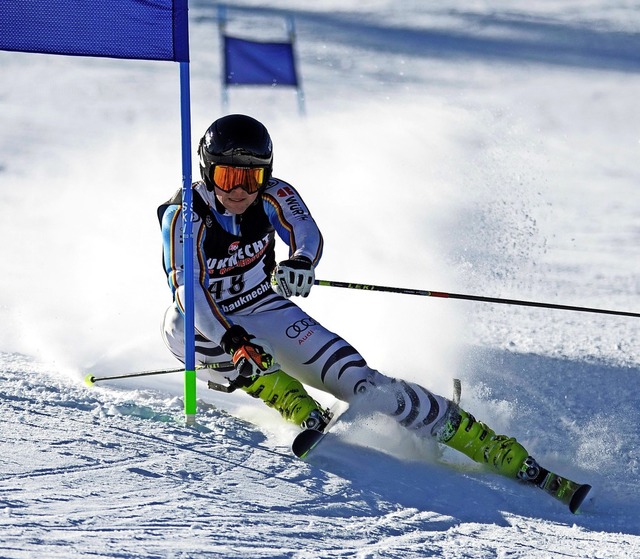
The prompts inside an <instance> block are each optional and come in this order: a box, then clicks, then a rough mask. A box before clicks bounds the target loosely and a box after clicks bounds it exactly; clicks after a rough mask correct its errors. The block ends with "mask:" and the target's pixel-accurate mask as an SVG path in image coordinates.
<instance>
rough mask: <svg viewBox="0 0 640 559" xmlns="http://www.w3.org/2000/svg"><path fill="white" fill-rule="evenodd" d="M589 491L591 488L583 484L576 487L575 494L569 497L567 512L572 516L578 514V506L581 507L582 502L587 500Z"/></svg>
mask: <svg viewBox="0 0 640 559" xmlns="http://www.w3.org/2000/svg"><path fill="white" fill-rule="evenodd" d="M589 491H591V486H590V485H588V484H586V483H585V484H584V485H581V486H580V487H578V489H577V490H576V492H575V493H574V494H573V497H571V502H570V503H569V510H570V511H571V512H572V513H573V514H578V511H579V509H580V505H582V503H583V502H584V500H585V499H586V498H587V495H588V494H589Z"/></svg>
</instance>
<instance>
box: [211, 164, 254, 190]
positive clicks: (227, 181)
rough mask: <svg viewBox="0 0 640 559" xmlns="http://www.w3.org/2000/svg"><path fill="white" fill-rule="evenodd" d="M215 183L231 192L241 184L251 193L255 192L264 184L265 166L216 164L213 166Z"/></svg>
mask: <svg viewBox="0 0 640 559" xmlns="http://www.w3.org/2000/svg"><path fill="white" fill-rule="evenodd" d="M213 183H214V184H215V185H216V186H217V187H218V188H219V189H220V190H224V191H225V192H231V191H232V190H233V189H234V188H236V187H238V186H240V187H242V188H243V189H244V190H246V191H247V192H248V193H249V194H253V193H254V192H258V190H260V188H261V187H262V185H263V184H264V167H230V166H229V165H216V166H215V167H214V168H213Z"/></svg>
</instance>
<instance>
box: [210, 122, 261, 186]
mask: <svg viewBox="0 0 640 559" xmlns="http://www.w3.org/2000/svg"><path fill="white" fill-rule="evenodd" d="M198 156H199V158H200V174H201V176H202V180H203V181H204V183H205V184H206V186H207V188H208V189H209V190H213V187H214V182H213V171H214V167H215V166H216V165H228V166H233V167H242V168H255V167H262V168H264V170H265V172H264V179H263V181H262V188H264V186H266V185H267V183H268V181H269V178H270V177H271V172H272V170H273V146H272V143H271V137H270V136H269V132H268V131H267V129H266V128H265V126H264V125H263V124H262V123H261V122H259V121H257V120H256V119H255V118H252V117H250V116H246V115H240V114H235V115H228V116H224V117H222V118H219V119H218V120H216V121H215V122H214V123H213V124H212V125H211V126H209V128H208V129H207V131H206V132H205V134H204V136H203V137H202V138H201V139H200V144H199V145H198Z"/></svg>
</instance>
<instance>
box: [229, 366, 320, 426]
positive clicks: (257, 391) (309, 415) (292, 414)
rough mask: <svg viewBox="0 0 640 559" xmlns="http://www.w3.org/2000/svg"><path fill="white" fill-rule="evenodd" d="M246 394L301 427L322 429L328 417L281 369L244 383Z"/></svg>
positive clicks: (299, 385) (300, 384)
mask: <svg viewBox="0 0 640 559" xmlns="http://www.w3.org/2000/svg"><path fill="white" fill-rule="evenodd" d="M241 388H242V390H244V391H245V392H246V393H247V394H249V395H250V396H253V397H254V398H260V399H261V400H262V401H263V402H264V403H265V404H267V406H269V407H270V408H274V409H275V410H277V411H278V412H280V415H281V416H282V417H283V418H284V419H286V420H287V421H291V422H292V423H295V424H296V425H299V426H300V427H302V428H303V429H316V430H318V431H322V430H324V428H325V427H326V426H327V424H328V423H329V420H330V419H331V414H330V413H329V411H328V410H323V409H322V406H321V405H320V404H319V403H318V402H316V401H315V400H314V399H313V398H312V397H311V396H309V394H308V393H307V391H306V390H305V388H304V386H302V383H301V382H300V381H298V380H296V379H294V378H293V377H291V376H289V375H288V374H287V373H285V372H284V371H283V370H281V369H280V370H278V371H275V372H274V373H270V374H268V375H264V376H261V377H259V378H258V379H257V380H256V381H254V382H253V383H251V384H249V385H248V386H242V387H241Z"/></svg>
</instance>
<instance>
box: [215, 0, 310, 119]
mask: <svg viewBox="0 0 640 559" xmlns="http://www.w3.org/2000/svg"><path fill="white" fill-rule="evenodd" d="M227 12H231V13H232V14H234V19H235V20H236V21H241V20H243V19H245V20H246V19H248V18H247V17H246V16H247V14H246V12H244V11H241V10H235V11H234V10H233V7H230V6H227V5H225V4H218V28H219V31H220V44H221V50H222V72H221V75H222V105H223V108H224V109H225V110H226V109H227V108H228V105H229V94H228V88H229V86H243V85H249V86H254V85H264V86H269V87H273V86H277V87H280V86H293V87H295V88H296V94H297V96H298V109H299V112H300V114H304V112H305V109H304V94H303V92H302V84H301V80H300V75H299V72H298V70H297V68H296V56H295V48H294V45H295V37H296V33H295V25H294V21H293V16H292V15H291V14H283V15H282V17H283V18H284V20H285V23H286V33H287V38H286V39H285V40H278V41H266V40H258V39H256V38H255V37H251V38H248V37H246V36H244V37H238V36H236V35H231V34H229V33H228V32H227ZM247 27H249V28H250V26H245V33H244V34H245V35H246V33H247V32H246V28H247Z"/></svg>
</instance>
